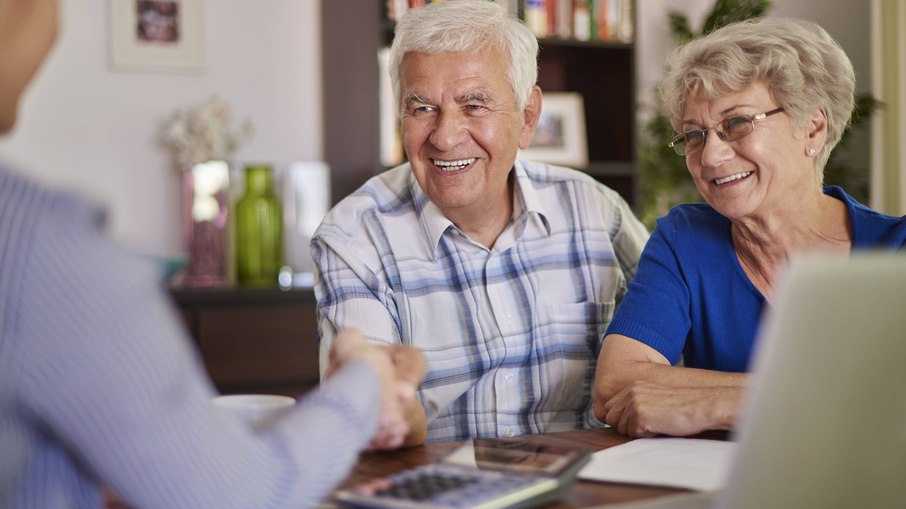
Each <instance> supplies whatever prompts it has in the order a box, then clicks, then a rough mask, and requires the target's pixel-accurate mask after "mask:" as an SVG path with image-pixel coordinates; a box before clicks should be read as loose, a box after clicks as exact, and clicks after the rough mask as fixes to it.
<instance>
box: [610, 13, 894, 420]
mask: <svg viewBox="0 0 906 509" xmlns="http://www.w3.org/2000/svg"><path fill="white" fill-rule="evenodd" d="M668 61H669V62H670V67H669V69H668V71H667V75H666V77H665V78H664V80H663V82H662V84H661V99H662V101H663V104H664V107H665V108H666V111H667V114H668V116H669V118H670V120H671V122H672V124H673V126H674V128H675V129H676V131H677V132H678V133H680V134H678V135H677V136H676V137H675V138H674V139H673V141H671V142H670V146H671V147H672V148H673V149H674V150H675V151H676V153H677V154H678V155H680V156H683V157H685V158H686V165H687V167H688V168H689V173H690V174H691V175H692V179H693V181H694V182H695V185H696V187H697V188H698V190H699V192H700V193H701V195H702V197H703V198H704V200H705V202H706V204H694V205H691V204H690V205H680V206H678V207H675V208H674V209H673V210H671V211H670V213H669V214H668V215H667V216H665V217H663V218H661V219H659V220H658V223H657V229H656V231H655V232H654V234H653V235H652V237H651V240H650V241H649V242H648V244H647V246H646V247H645V251H644V252H643V254H642V258H641V260H640V262H639V269H638V273H637V274H636V276H635V278H634V279H633V281H632V282H631V284H630V287H629V291H628V293H627V295H626V297H625V299H624V301H623V302H622V304H621V305H620V308H619V309H618V311H617V314H616V315H615V317H614V320H613V322H612V323H611V325H610V327H609V328H608V330H607V334H606V336H605V340H604V344H603V347H602V350H601V353H600V356H599V359H598V368H597V373H596V378H595V414H596V416H597V417H598V418H599V419H601V420H603V421H605V422H607V423H608V424H610V425H611V426H614V427H616V428H617V429H618V430H619V431H620V432H621V433H625V434H629V435H633V436H648V435H654V434H669V435H691V434H695V433H698V432H701V431H703V430H707V429H729V428H732V427H733V425H734V423H735V421H736V416H737V412H738V410H739V403H740V399H741V395H742V392H743V390H744V388H745V385H746V381H747V375H746V374H745V373H744V372H745V370H746V368H747V365H748V363H749V357H750V355H751V352H752V348H753V342H754V339H755V335H756V329H757V326H758V320H759V317H760V316H761V314H762V311H763V309H764V307H765V306H766V305H770V304H771V303H772V301H773V299H774V296H775V288H776V287H777V284H778V282H779V278H780V277H781V275H782V269H783V267H784V265H785V264H786V263H787V262H788V260H789V259H790V258H792V257H794V256H796V255H798V254H801V253H804V252H822V253H836V254H839V255H840V256H847V255H848V254H849V253H850V252H851V251H853V250H858V249H866V248H874V249H898V248H900V247H901V246H902V245H903V244H904V242H906V220H904V219H903V218H895V217H891V216H886V215H883V214H880V213H878V212H875V211H872V210H870V209H868V208H867V207H865V206H864V205H862V204H860V203H858V202H857V201H856V200H854V199H853V198H852V197H850V196H849V195H847V194H846V193H845V192H844V191H843V189H841V188H839V187H836V186H826V187H825V186H823V184H822V180H823V168H824V165H825V163H826V162H827V159H828V157H829V155H830V152H831V150H833V148H834V146H835V145H836V144H837V142H838V141H840V136H841V135H842V133H843V130H844V129H845V128H846V124H847V121H848V120H849V117H850V112H851V111H852V108H853V89H854V82H855V77H854V73H853V69H852V65H851V64H850V62H849V59H848V58H847V57H846V55H845V53H844V52H843V50H842V49H841V48H840V46H839V45H838V44H837V43H836V42H835V41H834V40H833V39H832V38H831V37H830V36H829V35H828V34H827V32H825V31H824V30H823V29H822V28H820V27H819V26H817V25H815V24H812V23H808V22H804V21H798V20H791V19H762V20H758V21H748V22H742V23H738V24H733V25H729V26H726V27H724V28H722V29H719V30H717V31H715V32H712V33H711V34H710V35H708V36H706V37H703V38H701V39H697V40H694V41H692V42H690V43H688V44H686V45H685V46H682V47H680V48H677V49H676V50H675V51H674V52H673V54H672V55H671V56H670V58H669V59H668ZM681 356H682V358H683V361H684V367H680V366H677V365H676V364H677V362H678V361H679V360H680V357H681Z"/></svg>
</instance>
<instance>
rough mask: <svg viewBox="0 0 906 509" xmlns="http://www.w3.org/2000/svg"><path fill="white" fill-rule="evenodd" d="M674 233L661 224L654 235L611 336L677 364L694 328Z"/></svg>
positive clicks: (612, 327)
mask: <svg viewBox="0 0 906 509" xmlns="http://www.w3.org/2000/svg"><path fill="white" fill-rule="evenodd" d="M670 230H671V227H670V226H669V225H668V224H667V223H659V224H658V227H657V228H656V229H655V231H654V233H652V235H651V238H650V240H648V243H647V244H646V245H645V248H644V250H643V251H642V255H641V258H640V259H639V265H638V271H637V272H636V274H635V277H633V278H632V280H631V281H630V282H629V290H628V292H627V293H626V296H625V297H624V298H623V301H622V302H621V303H620V306H619V307H618V308H617V311H616V313H615V315H614V318H613V321H612V322H611V323H610V326H609V327H608V329H607V334H622V335H624V336H628V337H630V338H633V339H636V340H638V341H641V342H642V343H645V344H646V345H648V346H650V347H652V348H654V349H655V350H657V351H658V352H660V353H661V354H662V355H663V356H664V357H666V358H667V359H668V360H669V361H670V362H671V363H673V364H675V363H676V362H677V361H679V358H680V356H681V354H682V351H683V347H684V345H685V343H686V338H687V336H688V334H689V330H690V327H691V320H690V318H689V316H690V315H689V302H690V291H689V286H688V284H687V283H686V281H685V280H684V277H683V271H682V267H681V266H680V263H679V260H678V258H677V256H676V252H675V251H674V248H673V246H672V245H671V243H670V241H669V239H668V236H669V231H670Z"/></svg>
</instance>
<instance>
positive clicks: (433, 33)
mask: <svg viewBox="0 0 906 509" xmlns="http://www.w3.org/2000/svg"><path fill="white" fill-rule="evenodd" d="M486 49H494V50H496V51H498V52H499V53H500V54H501V55H505V56H509V57H510V59H509V63H508V65H507V72H506V75H507V78H508V79H509V83H510V87H512V89H513V94H514V95H515V97H516V107H517V109H518V110H519V111H522V110H523V109H525V105H526V104H527V103H528V99H529V96H530V94H531V92H532V87H533V86H534V85H535V81H536V80H537V79H538V61H537V60H538V40H537V39H536V38H535V35H534V34H533V33H532V31H531V30H530V29H529V28H528V27H527V26H526V25H525V24H524V23H522V22H521V21H519V20H518V19H517V18H515V17H513V16H510V15H509V14H507V12H506V10H505V9H504V8H503V7H502V6H501V5H499V4H498V3H497V2H489V1H488V0H456V1H447V2H441V3H436V4H429V5H426V6H424V7H419V8H417V9H409V10H408V11H407V12H406V14H405V15H404V16H403V19H402V20H401V21H400V22H399V23H398V24H397V25H396V32H395V34H394V38H393V45H392V46H391V48H390V83H391V85H392V87H393V97H394V98H395V99H396V104H397V105H398V106H399V105H400V74H399V67H400V63H401V62H402V61H403V56H404V55H405V54H406V53H411V52H420V53H429V54H434V53H447V52H450V53H465V52H471V51H482V50H486Z"/></svg>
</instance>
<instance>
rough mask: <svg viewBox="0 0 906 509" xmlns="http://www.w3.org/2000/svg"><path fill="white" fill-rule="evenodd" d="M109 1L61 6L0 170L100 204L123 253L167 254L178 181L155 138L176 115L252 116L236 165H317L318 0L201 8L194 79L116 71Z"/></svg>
mask: <svg viewBox="0 0 906 509" xmlns="http://www.w3.org/2000/svg"><path fill="white" fill-rule="evenodd" d="M108 1H109V0H95V1H78V2H74V1H67V0H60V4H61V6H62V10H63V13H62V22H61V34H60V37H59V39H58V41H57V46H56V48H55V50H54V52H53V53H52V54H51V56H50V58H49V59H48V61H47V62H46V63H45V66H44V68H43V69H42V70H41V72H40V74H39V76H38V79H37V81H36V82H35V83H34V84H33V85H32V88H31V89H30V90H29V91H28V93H27V95H26V97H25V100H24V104H23V107H22V109H21V111H20V123H19V125H18V127H17V129H16V131H15V132H14V133H13V134H12V135H11V136H10V137H9V138H8V139H6V140H3V141H0V159H2V160H3V161H4V162H6V163H13V164H15V165H16V166H18V167H19V168H23V169H26V170H27V171H28V172H29V173H31V175H33V176H34V177H36V178H39V179H40V180H43V181H45V182H48V183H51V184H62V185H66V186H69V187H73V188H75V189H77V190H78V191H80V192H82V193H83V194H87V195H89V196H90V197H92V198H93V199H96V200H98V201H99V202H101V203H103V204H104V205H106V206H107V208H108V210H109V211H110V212H111V214H110V217H111V220H112V224H111V227H112V234H113V235H114V236H115V237H116V238H117V239H118V240H119V241H120V242H121V243H123V244H124V245H125V246H126V247H128V248H130V249H133V250H136V251H139V252H142V253H148V254H155V255H163V256H172V255H176V254H179V253H180V252H181V251H182V247H181V246H180V239H179V235H180V232H179V201H178V198H179V183H178V179H177V173H176V170H175V168H174V167H173V166H172V164H171V161H170V158H169V153H168V152H167V151H166V149H165V148H163V147H161V146H160V145H159V144H158V141H157V140H158V139H159V134H160V129H161V127H162V125H163V123H164V122H165V121H166V120H167V119H168V118H169V116H170V115H171V114H172V112H173V111H175V110H176V109H178V108H183V109H185V108H188V107H193V106H195V105H197V104H199V103H201V102H202V101H204V100H205V99H207V98H208V97H209V96H210V95H211V94H217V95H219V96H220V97H221V98H223V99H224V100H226V101H227V102H228V103H229V104H230V105H231V106H232V107H233V113H234V117H236V118H237V119H244V118H248V119H250V120H251V121H252V122H253V124H254V126H255V136H254V138H252V140H250V141H249V142H248V143H247V144H245V145H244V146H242V147H241V148H240V150H239V152H238V153H237V155H236V161H237V162H238V163H239V164H241V163H243V162H247V161H264V162H271V163H274V164H276V165H278V166H283V165H285V164H286V163H287V162H289V161H293V160H312V159H321V158H322V157H323V154H322V151H323V148H322V145H323V142H322V136H321V114H322V112H321V70H320V69H321V64H320V24H319V19H320V0H266V1H261V0H203V4H204V11H203V12H204V22H205V23H204V29H205V52H206V58H205V63H206V66H205V71H204V72H203V73H201V74H198V75H176V74H166V73H160V72H156V73H154V72H152V73H148V72H145V73H125V72H115V71H112V70H111V69H110V68H109V67H108V65H107V54H108V48H107V40H108V39H107V38H108V27H107V20H108V13H107V5H108ZM116 1H125V0H116Z"/></svg>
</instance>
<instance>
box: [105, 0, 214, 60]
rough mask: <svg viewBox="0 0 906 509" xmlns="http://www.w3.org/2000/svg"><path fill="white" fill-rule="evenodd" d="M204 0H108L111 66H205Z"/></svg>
mask: <svg viewBox="0 0 906 509" xmlns="http://www.w3.org/2000/svg"><path fill="white" fill-rule="evenodd" d="M202 1H203V0H108V7H109V8H108V14H109V34H110V51H109V57H110V65H111V67H112V68H113V69H114V70H123V71H146V72H161V71H162V72H188V73H198V72H201V71H202V70H203V69H204V19H203V16H202Z"/></svg>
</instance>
